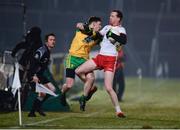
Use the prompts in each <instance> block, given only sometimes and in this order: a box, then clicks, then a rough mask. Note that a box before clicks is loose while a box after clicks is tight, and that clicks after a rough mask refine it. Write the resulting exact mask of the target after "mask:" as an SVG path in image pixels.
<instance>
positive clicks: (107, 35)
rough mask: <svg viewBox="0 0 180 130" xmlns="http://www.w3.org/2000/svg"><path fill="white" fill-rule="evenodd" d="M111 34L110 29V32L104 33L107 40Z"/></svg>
mask: <svg viewBox="0 0 180 130" xmlns="http://www.w3.org/2000/svg"><path fill="white" fill-rule="evenodd" d="M112 33H113V32H112V31H111V29H110V30H109V31H108V32H107V33H106V37H107V38H109V37H111V35H112Z"/></svg>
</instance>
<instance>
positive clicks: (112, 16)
mask: <svg viewBox="0 0 180 130" xmlns="http://www.w3.org/2000/svg"><path fill="white" fill-rule="evenodd" d="M119 23H120V18H119V17H117V12H111V14H110V17H109V24H110V25H113V26H117V25H119Z"/></svg>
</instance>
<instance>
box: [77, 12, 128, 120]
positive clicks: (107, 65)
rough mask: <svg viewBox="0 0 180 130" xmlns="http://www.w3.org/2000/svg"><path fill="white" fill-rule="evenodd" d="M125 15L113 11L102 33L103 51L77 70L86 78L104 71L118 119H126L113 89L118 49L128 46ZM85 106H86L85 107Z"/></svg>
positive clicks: (106, 87)
mask: <svg viewBox="0 0 180 130" xmlns="http://www.w3.org/2000/svg"><path fill="white" fill-rule="evenodd" d="M122 18H123V14H122V12H121V11H119V10H113V11H112V12H111V14H110V18H109V25H106V26H105V27H104V28H103V29H102V30H101V31H100V32H99V35H98V37H99V36H101V37H102V42H101V43H100V46H101V49H100V52H99V54H98V55H97V56H96V57H95V58H93V59H90V60H88V61H86V62H85V63H84V64H82V65H81V66H80V67H79V68H77V69H76V74H77V75H79V76H80V77H84V76H85V74H86V73H88V72H91V71H93V70H96V69H100V70H102V69H103V70H104V86H105V89H106V91H107V92H108V94H109V96H110V97H111V101H112V103H113V105H114V107H115V111H116V115H117V116H118V117H125V115H124V113H123V112H122V111H121V108H120V105H119V102H118V98H117V95H116V93H115V91H114V90H113V87H112V82H113V77H114V71H115V64H116V57H117V55H118V52H117V50H118V47H119V46H121V45H123V44H126V41H127V38H126V31H125V28H124V27H122V26H121V21H122ZM80 105H82V106H80V107H85V103H80ZM83 105H84V106H83Z"/></svg>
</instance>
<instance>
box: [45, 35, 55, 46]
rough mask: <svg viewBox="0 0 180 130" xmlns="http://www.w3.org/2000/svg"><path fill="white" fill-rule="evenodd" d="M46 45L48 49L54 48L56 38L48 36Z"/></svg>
mask: <svg viewBox="0 0 180 130" xmlns="http://www.w3.org/2000/svg"><path fill="white" fill-rule="evenodd" d="M47 44H48V47H49V48H54V47H55V44H56V38H55V37H54V36H49V37H48V41H47Z"/></svg>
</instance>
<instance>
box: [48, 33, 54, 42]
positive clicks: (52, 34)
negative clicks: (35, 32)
mask: <svg viewBox="0 0 180 130" xmlns="http://www.w3.org/2000/svg"><path fill="white" fill-rule="evenodd" d="M49 36H54V37H56V35H55V34H54V33H49V34H46V35H45V42H47V41H48V38H49Z"/></svg>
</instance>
